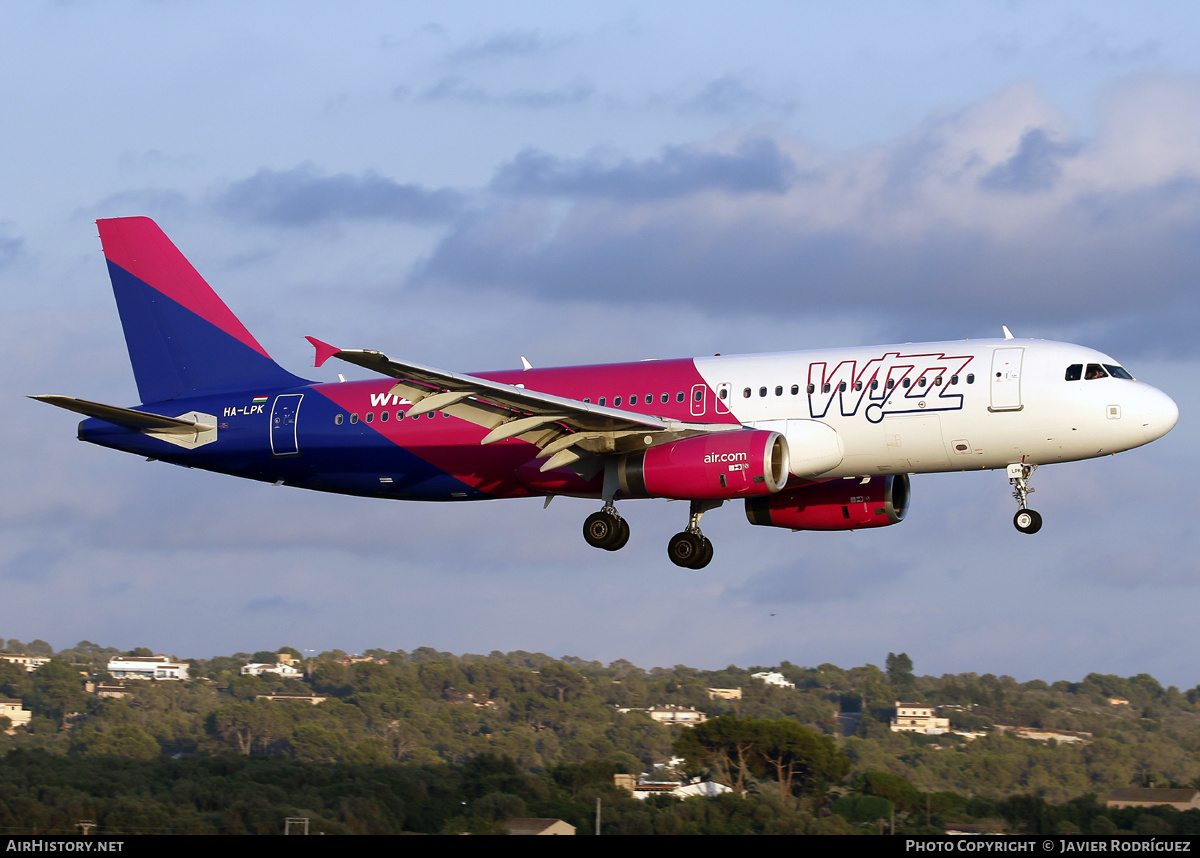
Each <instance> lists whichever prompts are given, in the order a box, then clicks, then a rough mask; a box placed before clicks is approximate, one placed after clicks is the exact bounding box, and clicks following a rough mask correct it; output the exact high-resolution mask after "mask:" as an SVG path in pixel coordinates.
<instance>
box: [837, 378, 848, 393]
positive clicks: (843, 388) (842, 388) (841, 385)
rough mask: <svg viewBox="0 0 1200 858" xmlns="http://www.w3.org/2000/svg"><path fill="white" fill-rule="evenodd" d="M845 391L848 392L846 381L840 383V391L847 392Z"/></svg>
mask: <svg viewBox="0 0 1200 858" xmlns="http://www.w3.org/2000/svg"><path fill="white" fill-rule="evenodd" d="M845 392H846V382H844V381H843V382H842V383H841V384H839V385H838V393H845Z"/></svg>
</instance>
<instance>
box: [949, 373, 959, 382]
mask: <svg viewBox="0 0 1200 858" xmlns="http://www.w3.org/2000/svg"><path fill="white" fill-rule="evenodd" d="M950 383H951V384H958V376H957V375H952V376H950Z"/></svg>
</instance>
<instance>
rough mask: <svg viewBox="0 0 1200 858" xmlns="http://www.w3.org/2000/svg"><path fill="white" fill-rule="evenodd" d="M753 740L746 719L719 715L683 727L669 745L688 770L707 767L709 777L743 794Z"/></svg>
mask: <svg viewBox="0 0 1200 858" xmlns="http://www.w3.org/2000/svg"><path fill="white" fill-rule="evenodd" d="M757 740H758V737H757V736H755V735H754V732H753V730H752V729H750V728H749V727H748V726H747V722H746V721H744V720H742V719H740V718H737V717H735V716H733V715H722V716H720V717H719V718H712V719H710V720H708V721H705V722H704V723H703V724H697V725H696V726H695V727H692V728H690V729H687V730H684V731H683V733H682V734H681V735H680V736H679V738H678V739H676V740H675V744H674V746H673V747H674V749H675V753H677V754H679V755H680V756H682V757H683V758H684V759H685V760H687V764H688V768H689V770H693V771H694V770H696V769H704V768H711V769H713V770H714V777H713V780H715V781H716V782H717V783H722V784H725V785H726V786H727V787H729V788H730V789H732V790H734V791H735V792H737V793H738V795H745V794H746V780H747V776H748V775H750V774H751V766H752V765H753V763H754V749H755V746H756V744H757Z"/></svg>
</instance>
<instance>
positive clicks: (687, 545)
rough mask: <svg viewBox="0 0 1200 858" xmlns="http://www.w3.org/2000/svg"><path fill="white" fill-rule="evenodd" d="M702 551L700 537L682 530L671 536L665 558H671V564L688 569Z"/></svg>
mask: <svg viewBox="0 0 1200 858" xmlns="http://www.w3.org/2000/svg"><path fill="white" fill-rule="evenodd" d="M703 549H704V546H703V544H702V543H701V542H700V537H699V536H697V535H696V534H694V533H688V532H687V531H686V530H684V531H681V532H679V533H677V534H675V535H674V536H672V537H671V540H670V541H669V542H668V543H667V556H668V557H670V558H671V562H672V563H674V564H675V565H676V566H682V567H683V568H685V569H690V568H691V566H692V564H693V563H695V562H696V560H697V558H699V557H700V552H701V551H703Z"/></svg>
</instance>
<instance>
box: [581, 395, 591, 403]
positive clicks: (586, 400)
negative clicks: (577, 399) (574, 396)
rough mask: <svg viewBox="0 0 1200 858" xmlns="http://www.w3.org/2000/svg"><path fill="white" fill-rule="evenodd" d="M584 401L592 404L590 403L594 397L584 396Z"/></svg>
mask: <svg viewBox="0 0 1200 858" xmlns="http://www.w3.org/2000/svg"><path fill="white" fill-rule="evenodd" d="M583 401H584V402H586V403H588V404H589V405H590V404H591V402H592V397H590V396H585V397H583Z"/></svg>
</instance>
